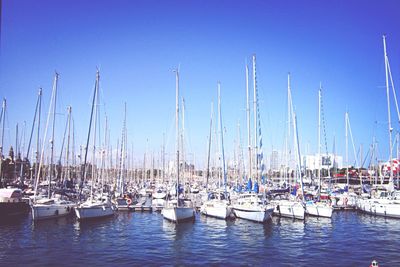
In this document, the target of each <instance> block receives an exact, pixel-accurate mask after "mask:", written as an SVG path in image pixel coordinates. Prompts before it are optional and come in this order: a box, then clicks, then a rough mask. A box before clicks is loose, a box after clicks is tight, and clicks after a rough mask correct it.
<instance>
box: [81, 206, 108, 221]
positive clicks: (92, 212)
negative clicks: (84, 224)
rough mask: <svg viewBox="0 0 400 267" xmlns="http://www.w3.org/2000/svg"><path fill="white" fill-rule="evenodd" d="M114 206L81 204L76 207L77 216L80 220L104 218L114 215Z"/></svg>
mask: <svg viewBox="0 0 400 267" xmlns="http://www.w3.org/2000/svg"><path fill="white" fill-rule="evenodd" d="M114 210H115V209H114V207H113V206H112V205H107V204H103V205H92V206H89V205H85V206H84V205H81V206H79V207H77V208H75V214H76V217H77V218H78V219H79V220H85V219H94V218H102V217H107V216H112V215H114Z"/></svg>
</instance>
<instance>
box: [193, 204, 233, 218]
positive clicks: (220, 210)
mask: <svg viewBox="0 0 400 267" xmlns="http://www.w3.org/2000/svg"><path fill="white" fill-rule="evenodd" d="M200 212H201V213H202V214H204V215H207V216H211V217H215V218H219V219H224V220H225V219H226V218H228V217H229V216H230V214H231V208H230V207H229V205H228V204H227V203H226V201H213V200H211V201H207V202H205V203H204V204H203V205H202V206H201V209H200Z"/></svg>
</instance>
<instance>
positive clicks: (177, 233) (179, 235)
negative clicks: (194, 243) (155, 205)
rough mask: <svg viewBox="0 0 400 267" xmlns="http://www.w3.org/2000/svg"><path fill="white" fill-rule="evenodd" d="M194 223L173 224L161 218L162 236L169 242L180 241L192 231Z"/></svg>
mask: <svg viewBox="0 0 400 267" xmlns="http://www.w3.org/2000/svg"><path fill="white" fill-rule="evenodd" d="M193 225H194V221H186V222H179V223H174V222H171V221H168V220H166V219H164V218H163V221H162V229H163V231H164V235H165V237H166V238H167V239H170V240H176V241H179V240H182V239H184V238H185V237H186V235H187V234H188V233H189V232H191V231H192V230H193Z"/></svg>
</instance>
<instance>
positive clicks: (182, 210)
mask: <svg viewBox="0 0 400 267" xmlns="http://www.w3.org/2000/svg"><path fill="white" fill-rule="evenodd" d="M161 214H162V215H163V217H164V218H165V219H167V220H169V221H172V222H181V221H187V220H193V219H194V210H193V208H189V207H164V208H163V210H162V211H161Z"/></svg>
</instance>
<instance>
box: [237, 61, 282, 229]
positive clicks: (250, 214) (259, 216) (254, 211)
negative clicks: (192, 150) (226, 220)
mask: <svg viewBox="0 0 400 267" xmlns="http://www.w3.org/2000/svg"><path fill="white" fill-rule="evenodd" d="M253 89H254V135H255V138H254V144H255V146H254V152H255V155H254V163H255V164H254V166H255V175H254V176H255V177H257V178H259V173H258V171H259V169H260V168H259V167H260V165H262V166H263V163H262V162H260V159H261V155H262V154H260V153H259V151H258V145H257V141H258V140H257V132H259V136H258V137H260V146H261V144H262V141H261V140H262V139H261V130H260V129H261V126H260V113H259V110H258V109H259V107H258V95H257V84H256V57H255V55H253ZM246 94H247V107H249V97H248V96H249V90H248V67H247V65H246ZM249 113H250V109H249V108H247V114H248V116H247V120H248V121H247V126H248V135H249V136H248V140H249V173H250V174H249V183H250V181H251V180H250V179H251V169H252V167H253V166H252V165H251V147H250V123H249V117H250V116H249ZM257 122H258V123H257ZM257 130H258V131H257ZM260 150H261V149H260ZM261 172H262V171H261ZM254 187H255V188H254V189H255V190H254V191H251V186H250V188H249V191H250V192H248V193H244V194H240V195H239V196H238V198H237V200H236V203H235V204H233V206H232V208H233V211H234V214H235V216H236V217H238V218H241V219H245V220H250V221H255V222H265V221H267V220H270V219H271V217H272V214H273V211H274V209H275V206H274V205H273V204H271V203H267V200H266V199H265V198H264V196H260V195H259V194H258V183H257V181H256V182H255V185H254Z"/></svg>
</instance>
